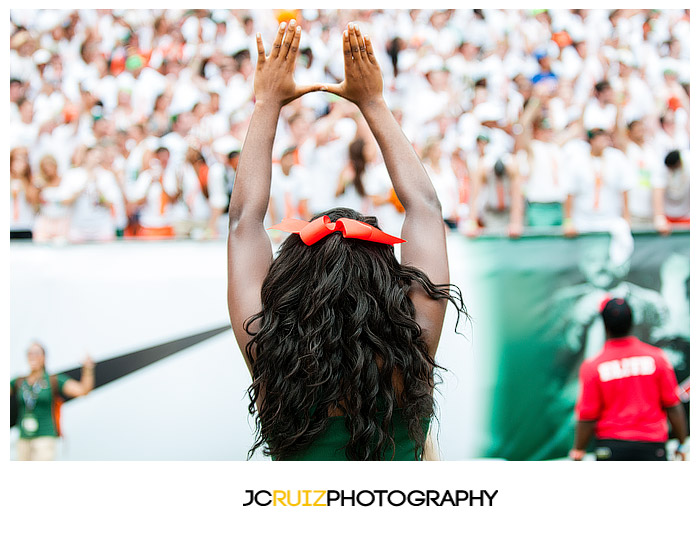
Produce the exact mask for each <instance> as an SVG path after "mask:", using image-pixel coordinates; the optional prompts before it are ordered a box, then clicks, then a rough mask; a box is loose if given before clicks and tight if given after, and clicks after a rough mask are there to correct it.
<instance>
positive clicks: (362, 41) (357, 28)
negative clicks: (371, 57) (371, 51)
mask: <svg viewBox="0 0 700 536" xmlns="http://www.w3.org/2000/svg"><path fill="white" fill-rule="evenodd" d="M355 36H356V37H357V46H358V47H359V48H360V58H361V59H362V60H363V61H367V49H366V48H365V38H364V37H363V36H362V32H361V31H360V26H359V25H358V24H355Z"/></svg>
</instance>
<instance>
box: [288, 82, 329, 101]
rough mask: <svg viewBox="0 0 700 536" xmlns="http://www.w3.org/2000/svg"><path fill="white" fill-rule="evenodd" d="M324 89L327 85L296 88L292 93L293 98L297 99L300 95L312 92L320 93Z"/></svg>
mask: <svg viewBox="0 0 700 536" xmlns="http://www.w3.org/2000/svg"><path fill="white" fill-rule="evenodd" d="M324 87H327V84H308V85H303V86H297V87H296V91H295V92H294V98H295V99H297V98H299V97H301V96H302V95H306V94H307V93H311V92H313V91H321V90H322V88H324ZM324 91H326V90H324Z"/></svg>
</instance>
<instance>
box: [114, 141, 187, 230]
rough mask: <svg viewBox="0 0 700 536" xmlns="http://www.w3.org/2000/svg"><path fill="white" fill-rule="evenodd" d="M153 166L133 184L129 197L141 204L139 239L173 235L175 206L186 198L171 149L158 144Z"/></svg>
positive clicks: (151, 160) (136, 204) (153, 156)
mask: <svg viewBox="0 0 700 536" xmlns="http://www.w3.org/2000/svg"><path fill="white" fill-rule="evenodd" d="M151 156H152V157H151V158H150V161H149V167H148V168H147V169H144V170H143V171H142V172H141V174H140V175H139V177H138V179H136V182H134V183H133V184H131V185H130V187H129V189H128V191H127V199H128V200H129V202H130V203H132V204H134V205H135V206H137V207H138V222H139V225H138V230H137V231H136V236H137V237H139V238H173V237H174V236H175V230H174V228H173V220H174V217H173V205H174V204H175V203H177V202H178V201H179V200H180V198H181V197H182V180H181V177H179V174H178V172H177V170H176V169H175V167H174V166H173V165H172V164H171V160H170V151H168V149H167V148H165V147H158V149H156V151H155V153H152V154H151Z"/></svg>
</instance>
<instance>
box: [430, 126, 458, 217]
mask: <svg viewBox="0 0 700 536" xmlns="http://www.w3.org/2000/svg"><path fill="white" fill-rule="evenodd" d="M423 165H424V167H425V171H426V172H427V173H428V177H430V181H431V182H432V183H433V187H434V188H435V192H436V193H437V196H438V199H439V200H440V204H441V205H442V219H443V220H444V221H445V225H447V227H449V228H450V229H456V228H457V223H458V220H459V213H458V206H459V184H458V183H457V177H456V176H455V172H454V171H453V170H452V166H451V164H450V160H449V159H448V158H445V157H444V156H443V151H442V147H441V145H440V140H436V139H433V140H429V141H428V143H427V144H426V146H425V147H424V149H423Z"/></svg>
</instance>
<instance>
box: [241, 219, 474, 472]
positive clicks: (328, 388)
mask: <svg viewBox="0 0 700 536" xmlns="http://www.w3.org/2000/svg"><path fill="white" fill-rule="evenodd" d="M324 214H325V215H328V216H329V217H330V219H331V220H332V221H335V220H337V219H338V218H343V217H345V218H352V219H356V220H359V221H363V222H365V223H368V224H370V225H373V226H375V227H376V226H377V219H376V218H374V217H370V216H362V215H360V214H359V213H357V212H355V211H354V210H351V209H347V208H336V209H333V210H330V211H327V212H324V213H322V214H319V215H317V216H316V217H318V216H321V215H324ZM412 285H418V287H420V288H422V289H423V290H424V291H425V292H426V293H427V294H428V295H429V296H430V297H431V298H433V299H435V300H448V301H450V302H451V303H452V304H453V305H455V307H456V308H457V310H458V322H459V316H460V315H461V314H464V315H466V314H467V313H466V309H465V306H464V302H463V300H462V295H461V292H460V290H459V288H457V287H456V286H454V285H435V284H433V283H432V282H431V281H430V279H429V278H428V276H427V275H426V274H425V273H424V272H422V271H421V270H418V269H416V268H413V267H411V266H404V265H402V264H400V263H399V262H398V261H397V260H396V257H395V255H394V251H393V248H392V247H391V246H388V245H385V244H378V243H372V242H366V241H361V240H355V239H346V238H343V237H342V235H341V234H340V233H332V234H330V235H328V236H327V237H325V238H323V239H321V240H320V241H319V242H317V243H316V244H314V245H312V246H307V245H305V244H304V243H303V242H302V241H301V239H300V238H299V236H298V235H296V234H292V235H290V236H289V237H288V238H287V239H286V240H285V241H284V242H283V243H282V245H281V246H280V248H279V251H278V255H277V257H276V258H275V260H274V261H273V263H272V265H271V266H270V271H269V272H268V274H267V276H266V278H265V280H264V282H263V285H262V310H261V311H260V312H259V313H257V314H255V315H253V316H252V317H250V318H249V319H248V320H247V321H246V323H245V329H246V331H247V332H248V333H249V334H250V335H251V336H252V339H251V340H250V342H249V343H248V344H247V346H246V355H247V357H248V359H249V360H250V362H251V363H252V366H253V383H252V385H251V386H250V388H249V389H248V396H249V398H250V404H249V406H248V410H249V412H250V413H251V414H253V415H255V416H256V417H255V425H256V442H255V444H254V445H253V447H252V448H251V449H250V451H249V454H248V457H249V458H250V457H251V456H252V455H253V453H254V452H255V451H256V450H257V449H258V448H260V447H261V446H263V445H265V447H264V450H263V452H264V454H265V455H268V456H272V457H273V458H275V459H279V460H284V459H289V458H290V457H293V456H294V455H295V454H297V453H301V452H303V451H304V450H306V449H307V448H308V447H309V446H311V445H312V443H314V441H315V440H316V439H317V438H318V437H319V436H320V435H321V434H322V433H323V432H324V430H325V429H326V427H327V426H328V424H329V419H330V418H331V417H330V416H329V415H331V414H342V415H344V416H345V426H346V428H347V430H348V432H349V434H350V440H349V442H348V443H347V444H346V445H345V455H346V457H347V458H348V459H350V460H381V459H385V458H391V457H392V456H393V452H394V450H395V449H394V440H393V427H392V416H393V415H394V412H395V411H396V409H397V408H400V409H401V412H402V413H403V417H404V419H405V421H406V423H407V427H408V433H409V437H410V438H411V439H412V440H413V441H414V443H415V456H416V459H418V457H419V455H420V451H421V449H422V447H423V443H424V440H425V429H424V426H423V423H424V422H425V419H430V418H432V417H433V415H434V399H433V388H434V381H435V380H434V373H435V372H436V369H437V368H441V367H439V365H437V364H436V362H435V360H434V358H433V356H431V355H430V353H429V351H428V347H427V344H426V343H425V342H424V340H423V339H422V337H421V328H420V326H419V325H418V324H417V323H416V321H415V313H416V310H415V306H414V305H413V303H412V301H411V300H410V298H409V296H408V292H409V289H410V287H411V286H412ZM253 325H255V326H256V329H255V330H253V328H252V326H253ZM397 387H398V389H397ZM256 404H257V406H258V407H257V412H256Z"/></svg>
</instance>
